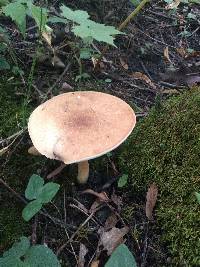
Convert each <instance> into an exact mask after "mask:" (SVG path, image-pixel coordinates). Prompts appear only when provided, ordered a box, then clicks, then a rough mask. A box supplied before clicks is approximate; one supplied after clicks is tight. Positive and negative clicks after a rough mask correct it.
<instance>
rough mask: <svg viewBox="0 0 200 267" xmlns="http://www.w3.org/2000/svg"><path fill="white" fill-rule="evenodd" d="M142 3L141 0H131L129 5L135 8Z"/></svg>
mask: <svg viewBox="0 0 200 267" xmlns="http://www.w3.org/2000/svg"><path fill="white" fill-rule="evenodd" d="M141 2H142V1H141V0H131V3H132V4H133V5H134V6H135V7H137V6H138V5H139V4H140V3H141Z"/></svg>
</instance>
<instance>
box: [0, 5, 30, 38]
mask: <svg viewBox="0 0 200 267" xmlns="http://www.w3.org/2000/svg"><path fill="white" fill-rule="evenodd" d="M2 10H3V13H4V14H5V15H6V16H9V17H11V18H12V20H13V21H14V22H15V23H16V24H17V26H18V27H19V29H20V31H21V33H22V34H23V36H25V30H26V10H27V7H26V6H25V5H24V4H22V3H21V2H20V1H17V2H13V3H10V4H8V5H6V6H4V7H3V8H2Z"/></svg>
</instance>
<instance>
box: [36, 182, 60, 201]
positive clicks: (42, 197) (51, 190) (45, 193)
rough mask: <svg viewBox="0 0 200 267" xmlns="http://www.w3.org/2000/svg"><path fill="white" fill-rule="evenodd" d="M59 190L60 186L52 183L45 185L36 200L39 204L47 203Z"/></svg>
mask: <svg viewBox="0 0 200 267" xmlns="http://www.w3.org/2000/svg"><path fill="white" fill-rule="evenodd" d="M59 188H60V185H59V184H56V183H53V182H50V183H47V184H45V185H44V186H43V187H42V190H41V191H40V193H39V195H38V196H37V200H38V201H39V202H40V203H48V202H49V201H51V200H52V198H53V197H54V196H55V195H56V193H57V192H58V190H59Z"/></svg>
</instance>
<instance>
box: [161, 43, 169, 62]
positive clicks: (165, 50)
mask: <svg viewBox="0 0 200 267" xmlns="http://www.w3.org/2000/svg"><path fill="white" fill-rule="evenodd" d="M163 53H164V58H165V60H166V61H168V62H171V59H170V58H169V47H168V46H167V47H165V48H164V51H163Z"/></svg>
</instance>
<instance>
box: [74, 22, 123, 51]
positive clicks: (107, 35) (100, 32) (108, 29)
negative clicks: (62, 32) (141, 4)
mask: <svg viewBox="0 0 200 267" xmlns="http://www.w3.org/2000/svg"><path fill="white" fill-rule="evenodd" d="M72 31H73V32H74V34H75V35H77V36H79V37H81V38H82V39H83V38H87V37H92V38H93V39H95V40H97V41H99V42H105V43H107V44H110V45H113V46H115V45H114V37H113V35H116V34H122V33H121V32H120V31H118V30H116V29H115V28H114V27H112V26H106V25H104V24H100V23H96V22H94V21H91V20H87V23H83V24H81V25H77V26H74V28H73V29H72Z"/></svg>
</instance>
